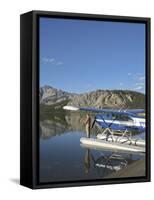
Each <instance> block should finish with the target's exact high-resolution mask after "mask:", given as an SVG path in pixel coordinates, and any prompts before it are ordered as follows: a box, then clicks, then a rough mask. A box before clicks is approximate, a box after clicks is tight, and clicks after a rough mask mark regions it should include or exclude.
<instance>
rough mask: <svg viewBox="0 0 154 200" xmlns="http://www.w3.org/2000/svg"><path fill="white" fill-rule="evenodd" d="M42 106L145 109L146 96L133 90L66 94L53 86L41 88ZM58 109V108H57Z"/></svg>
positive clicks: (99, 90)
mask: <svg viewBox="0 0 154 200" xmlns="http://www.w3.org/2000/svg"><path fill="white" fill-rule="evenodd" d="M40 104H43V105H48V106H56V105H57V104H58V105H59V108H60V104H63V105H64V104H66V105H73V106H88V107H96V108H125V109H126V108H143V109H144V108H145V95H144V94H142V93H140V92H136V91H131V90H101V89H98V90H95V91H91V92H85V93H81V94H76V93H71V92H66V91H63V90H60V89H56V88H54V87H52V86H48V85H46V86H43V87H41V88H40ZM57 108H58V107H57Z"/></svg>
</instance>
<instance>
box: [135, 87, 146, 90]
mask: <svg viewBox="0 0 154 200" xmlns="http://www.w3.org/2000/svg"><path fill="white" fill-rule="evenodd" d="M142 89H144V87H143V86H137V87H136V88H134V90H142Z"/></svg>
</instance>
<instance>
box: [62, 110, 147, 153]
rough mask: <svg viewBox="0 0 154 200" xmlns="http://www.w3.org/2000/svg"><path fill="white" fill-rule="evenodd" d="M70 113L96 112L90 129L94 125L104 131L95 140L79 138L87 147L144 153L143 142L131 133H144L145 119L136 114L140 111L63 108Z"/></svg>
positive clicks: (141, 111) (140, 111)
mask: <svg viewBox="0 0 154 200" xmlns="http://www.w3.org/2000/svg"><path fill="white" fill-rule="evenodd" d="M63 108H64V109H66V110H71V111H90V112H97V113H99V114H97V115H96V116H95V120H94V122H93V125H92V127H93V126H94V124H95V123H96V124H97V125H98V126H99V127H101V128H103V129H104V131H103V132H102V133H101V134H98V135H97V139H95V138H81V139H80V142H81V143H82V144H84V145H87V147H94V148H95V147H96V148H97V147H98V148H108V149H116V150H124V151H131V152H143V153H144V152H145V140H143V139H138V138H135V137H132V134H131V132H132V131H135V132H137V133H142V132H144V131H145V118H144V117H142V116H139V115H138V114H140V113H143V112H144V110H142V109H129V110H115V109H96V108H84V107H83V108H82V107H74V106H64V107H63Z"/></svg>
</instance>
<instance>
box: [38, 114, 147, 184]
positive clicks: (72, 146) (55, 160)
mask: <svg viewBox="0 0 154 200" xmlns="http://www.w3.org/2000/svg"><path fill="white" fill-rule="evenodd" d="M83 120H84V116H80V115H77V114H72V115H63V116H62V117H61V116H54V117H52V116H51V118H49V119H43V120H41V121H40V182H56V181H72V180H73V181H74V180H92V179H95V180H96V179H106V178H112V176H113V177H116V174H117V178H118V173H119V171H121V170H123V169H124V168H128V167H129V166H130V165H132V164H133V163H135V162H137V161H138V160H142V159H144V155H135V154H134V155H133V154H126V153H120V152H112V151H103V150H101V151H100V150H95V149H88V148H83V147H82V146H81V145H80V138H81V137H86V133H85V130H84V126H83ZM98 132H99V130H98V128H97V127H95V128H94V129H93V131H92V137H95V135H96V134H97V133H98ZM141 136H142V137H144V134H142V135H141ZM143 175H144V174H143ZM128 177H129V174H128Z"/></svg>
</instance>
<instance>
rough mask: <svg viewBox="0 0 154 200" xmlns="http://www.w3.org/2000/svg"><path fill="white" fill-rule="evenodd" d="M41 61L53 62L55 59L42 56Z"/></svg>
mask: <svg viewBox="0 0 154 200" xmlns="http://www.w3.org/2000/svg"><path fill="white" fill-rule="evenodd" d="M42 61H43V62H45V63H53V62H54V61H55V59H54V58H42Z"/></svg>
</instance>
